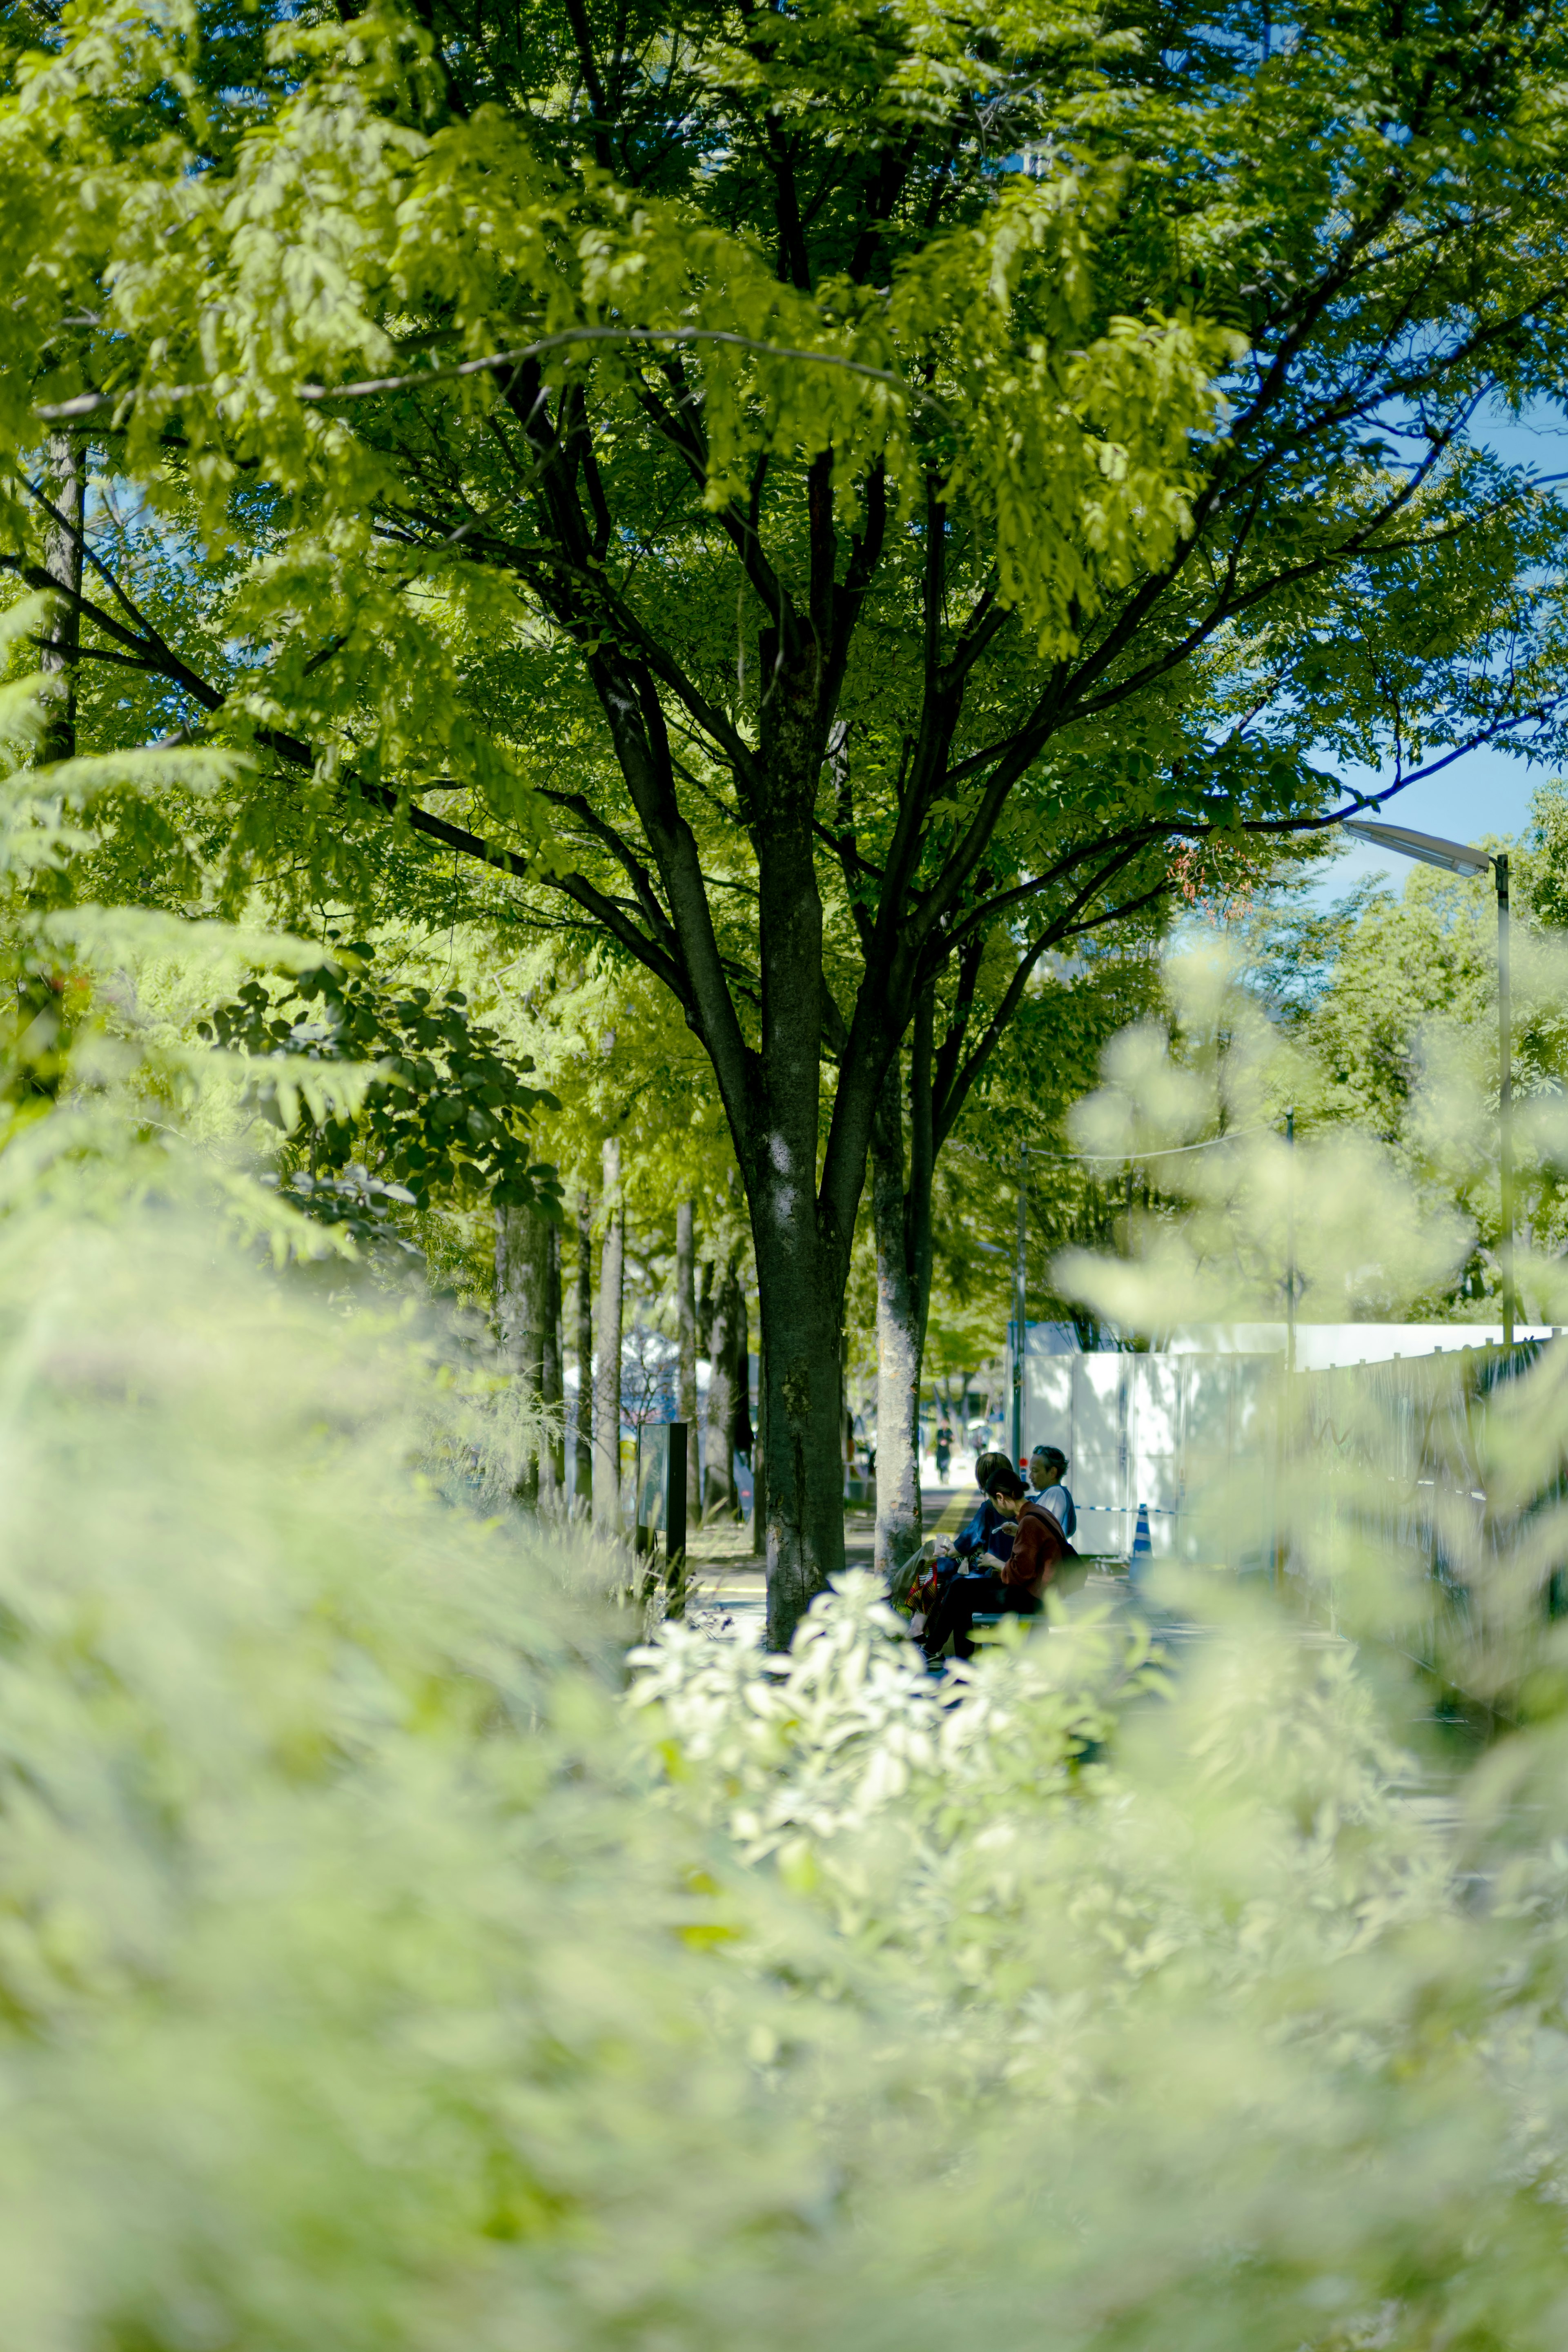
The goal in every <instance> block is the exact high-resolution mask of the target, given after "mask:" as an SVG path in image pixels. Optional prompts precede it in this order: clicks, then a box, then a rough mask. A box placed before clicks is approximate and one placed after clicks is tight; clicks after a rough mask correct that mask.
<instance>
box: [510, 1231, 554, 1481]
mask: <svg viewBox="0 0 1568 2352" xmlns="http://www.w3.org/2000/svg"><path fill="white" fill-rule="evenodd" d="M495 1220H496V1244H495V1265H496V1319H497V1322H498V1323H499V1325H500V1336H501V1346H502V1349H503V1351H504V1353H505V1356H506V1359H507V1361H508V1362H509V1363H510V1366H511V1370H512V1377H513V1379H514V1380H515V1381H516V1382H517V1385H518V1387H519V1389H520V1390H521V1392H522V1394H523V1396H524V1397H525V1398H526V1399H527V1400H528V1402H530V1403H531V1405H533V1406H535V1407H539V1406H545V1405H547V1404H548V1402H550V1399H549V1385H548V1384H549V1382H550V1381H551V1380H552V1378H553V1379H554V1380H555V1382H556V1386H557V1388H559V1355H558V1349H557V1345H556V1342H555V1339H554V1336H553V1326H554V1306H555V1286H554V1284H553V1283H552V1264H553V1259H554V1249H553V1244H554V1239H555V1228H554V1226H553V1225H552V1223H551V1222H550V1220H549V1218H548V1217H542V1216H541V1215H540V1214H539V1213H538V1211H537V1210H534V1209H529V1208H516V1207H513V1208H504V1209H498V1210H497V1211H496V1213H495ZM554 1486H555V1481H554V1477H553V1462H552V1453H551V1446H550V1443H549V1440H548V1439H545V1440H544V1441H543V1442H541V1440H540V1438H539V1437H538V1436H537V1434H536V1435H534V1436H533V1437H531V1439H530V1442H529V1443H528V1444H527V1446H526V1447H525V1449H524V1452H523V1455H522V1459H521V1465H520V1466H519V1470H518V1476H517V1484H516V1487H515V1492H516V1494H517V1496H518V1499H519V1501H520V1502H521V1503H524V1504H526V1505H527V1506H528V1507H529V1508H530V1509H534V1508H536V1507H538V1505H539V1503H540V1502H541V1501H542V1500H546V1501H552V1500H553V1499H554Z"/></svg>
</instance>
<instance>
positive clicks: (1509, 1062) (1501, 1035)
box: [1340, 817, 1515, 1348]
mask: <svg viewBox="0 0 1568 2352" xmlns="http://www.w3.org/2000/svg"><path fill="white" fill-rule="evenodd" d="M1340 830H1341V832H1342V833H1353V834H1354V835H1355V837H1356V839H1357V840H1358V841H1370V842H1372V843H1373V845H1374V846H1375V847H1376V848H1378V849H1392V850H1394V851H1395V852H1396V853H1397V854H1398V856H1401V857H1415V858H1418V859H1419V860H1420V862H1421V864H1422V865H1423V866H1441V867H1442V868H1443V871H1444V872H1445V873H1446V874H1465V875H1472V874H1484V873H1485V872H1486V870H1487V868H1488V866H1490V867H1491V870H1492V878H1493V880H1494V881H1495V883H1496V885H1497V978H1498V992H1497V1003H1498V1123H1499V1128H1500V1135H1499V1148H1498V1190H1499V1192H1500V1196H1501V1207H1502V1251H1501V1255H1502V1339H1503V1345H1504V1347H1505V1348H1511V1347H1512V1345H1513V1325H1514V1313H1515V1301H1514V1290H1513V1050H1512V1038H1511V1034H1510V1033H1511V1028H1512V1023H1511V1020H1510V1009H1509V966H1508V853H1507V851H1506V850H1504V851H1500V852H1499V853H1498V855H1497V856H1493V854H1492V852H1491V851H1490V850H1489V849H1474V848H1471V847H1470V846H1469V845H1468V844H1467V843H1465V842H1462V841H1444V840H1443V839H1442V838H1441V837H1440V836H1439V835H1436V834H1434V833H1412V832H1411V830H1410V828H1409V827H1408V826H1407V825H1403V824H1364V823H1363V822H1362V821H1361V820H1359V819H1357V818H1351V817H1347V818H1345V819H1344V820H1343V822H1342V824H1341V827H1340Z"/></svg>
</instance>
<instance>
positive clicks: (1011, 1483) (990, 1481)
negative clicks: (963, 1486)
mask: <svg viewBox="0 0 1568 2352" xmlns="http://www.w3.org/2000/svg"><path fill="white" fill-rule="evenodd" d="M985 1492H986V1494H987V1495H988V1496H990V1498H991V1500H992V1501H993V1502H994V1501H995V1500H996V1497H997V1496H998V1495H1021V1494H1022V1493H1023V1492H1024V1482H1023V1480H1022V1479H1021V1478H1020V1477H1019V1475H1018V1474H1017V1472H1016V1470H1015V1469H1014V1467H1013V1465H1012V1464H1011V1463H1010V1462H1008V1463H1005V1464H1004V1465H1003V1466H1002V1468H1001V1469H1000V1470H993V1472H992V1473H991V1475H990V1477H989V1478H987V1480H986V1481H985Z"/></svg>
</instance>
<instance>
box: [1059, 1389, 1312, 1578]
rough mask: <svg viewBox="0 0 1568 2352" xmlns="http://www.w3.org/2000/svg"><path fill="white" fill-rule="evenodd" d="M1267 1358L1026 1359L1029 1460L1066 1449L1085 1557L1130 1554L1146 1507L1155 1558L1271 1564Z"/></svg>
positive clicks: (1245, 1565)
mask: <svg viewBox="0 0 1568 2352" xmlns="http://www.w3.org/2000/svg"><path fill="white" fill-rule="evenodd" d="M1278 1371H1279V1362H1278V1359H1277V1358H1276V1357H1274V1356H1273V1355H1272V1354H1269V1355H1241V1354H1226V1355H1214V1356H1210V1355H1196V1354H1189V1355H1179V1356H1177V1355H1146V1356H1145V1355H1110V1354H1096V1355H1076V1356H1069V1355H1060V1356H1036V1355H1029V1356H1026V1357H1025V1359H1024V1451H1025V1453H1026V1454H1028V1453H1029V1452H1030V1451H1031V1450H1032V1449H1033V1448H1034V1447H1035V1446H1037V1445H1059V1446H1060V1447H1061V1449H1062V1452H1063V1453H1064V1454H1066V1455H1067V1456H1068V1462H1069V1464H1070V1465H1071V1466H1070V1468H1069V1469H1068V1486H1070V1487H1071V1489H1072V1493H1073V1499H1074V1501H1075V1503H1076V1504H1077V1506H1078V1511H1079V1531H1078V1536H1077V1538H1076V1540H1077V1544H1078V1548H1079V1550H1080V1551H1087V1552H1112V1553H1116V1552H1119V1553H1122V1554H1126V1553H1129V1552H1131V1549H1132V1538H1133V1534H1134V1531H1135V1529H1136V1527H1137V1523H1138V1507H1139V1506H1140V1504H1142V1505H1144V1506H1145V1507H1147V1510H1148V1513H1149V1534H1150V1540H1151V1543H1152V1549H1153V1551H1154V1554H1155V1556H1156V1558H1167V1559H1168V1558H1172V1557H1174V1558H1176V1559H1190V1560H1194V1561H1202V1562H1205V1563H1208V1564H1211V1565H1218V1564H1221V1563H1223V1564H1225V1565H1226V1566H1228V1567H1232V1568H1236V1569H1244V1568H1263V1567H1266V1566H1267V1565H1268V1562H1269V1560H1270V1559H1271V1558H1272V1547H1273V1528H1272V1519H1273V1469H1274V1444H1273V1440H1272V1433H1271V1432H1272V1411H1271V1407H1270V1403H1269V1393H1270V1391H1269V1383H1270V1381H1271V1380H1272V1379H1273V1378H1275V1377H1276V1376H1277V1375H1278Z"/></svg>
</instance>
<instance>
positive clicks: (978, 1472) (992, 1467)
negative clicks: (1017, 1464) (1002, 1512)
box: [974, 1454, 1013, 1495]
mask: <svg viewBox="0 0 1568 2352" xmlns="http://www.w3.org/2000/svg"><path fill="white" fill-rule="evenodd" d="M1012 1467H1013V1465H1012V1463H1011V1462H1010V1461H1009V1460H1008V1458H1007V1456H1006V1455H1005V1454H976V1455H975V1457H974V1483H975V1485H976V1486H978V1487H979V1489H980V1491H981V1493H982V1494H983V1495H984V1494H986V1493H988V1492H989V1490H990V1486H991V1481H992V1479H993V1478H994V1476H995V1475H996V1473H997V1471H998V1470H1010V1469H1011V1468H1012Z"/></svg>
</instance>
